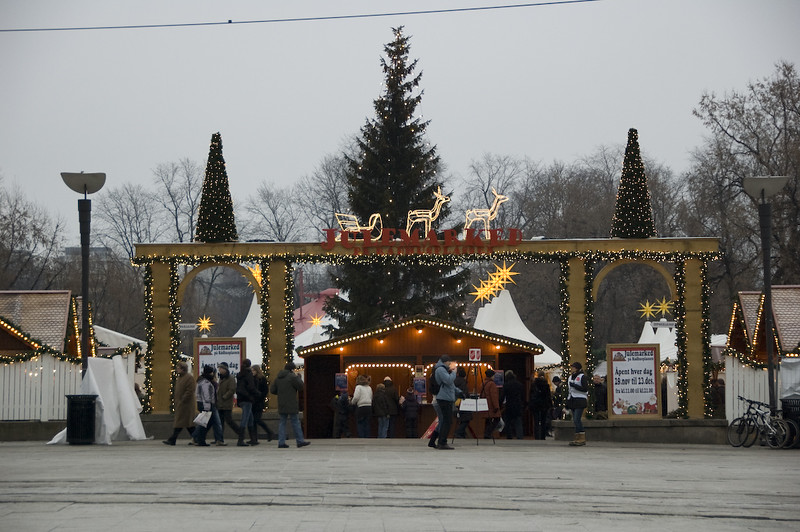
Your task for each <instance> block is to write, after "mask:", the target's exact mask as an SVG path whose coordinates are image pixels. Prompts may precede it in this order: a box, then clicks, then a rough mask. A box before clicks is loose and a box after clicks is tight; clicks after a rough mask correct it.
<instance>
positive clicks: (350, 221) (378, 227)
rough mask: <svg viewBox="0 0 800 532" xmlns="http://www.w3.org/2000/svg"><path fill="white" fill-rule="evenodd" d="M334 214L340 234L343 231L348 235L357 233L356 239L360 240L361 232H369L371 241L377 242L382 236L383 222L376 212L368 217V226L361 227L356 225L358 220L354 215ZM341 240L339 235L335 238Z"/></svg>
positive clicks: (379, 214)
mask: <svg viewBox="0 0 800 532" xmlns="http://www.w3.org/2000/svg"><path fill="white" fill-rule="evenodd" d="M335 214H336V221H337V222H339V228H340V229H341V230H342V233H344V232H345V231H347V232H350V233H358V238H361V231H369V232H370V234H371V236H372V239H373V240H379V239H380V238H381V235H382V234H383V220H382V219H381V213H379V212H376V213H374V214H372V215H370V217H369V225H361V224H359V223H358V218H357V217H356V215H355V214H341V213H338V212H337V213H335ZM340 239H341V234H339V235H338V236H337V237H336V240H340Z"/></svg>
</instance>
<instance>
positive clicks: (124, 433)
mask: <svg viewBox="0 0 800 532" xmlns="http://www.w3.org/2000/svg"><path fill="white" fill-rule="evenodd" d="M88 362H89V364H88V368H87V369H86V375H84V376H83V380H82V381H81V388H80V393H81V394H84V395H97V399H96V405H95V428H94V442H95V443H102V444H105V445H111V441H112V440H146V439H147V436H146V435H145V433H144V427H143V426H142V420H141V419H140V418H139V413H140V412H141V411H142V405H141V404H140V403H139V398H138V397H136V392H135V391H134V390H133V388H131V386H130V384H129V383H128V376H127V373H126V372H125V367H124V366H123V364H122V358H121V357H118V356H117V357H113V358H112V359H111V360H109V359H107V358H95V357H93V358H90V359H89V361H88ZM48 443H67V429H64V430H62V431H61V432H59V433H58V434H56V435H55V436H54V437H53V439H52V440H50V441H49V442H48Z"/></svg>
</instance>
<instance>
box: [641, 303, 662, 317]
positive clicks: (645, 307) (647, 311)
mask: <svg viewBox="0 0 800 532" xmlns="http://www.w3.org/2000/svg"><path fill="white" fill-rule="evenodd" d="M639 307H640V308H639V311H638V312H639V313H640V314H641V316H640V318H655V317H656V314H658V311H657V310H656V306H655V303H650V301H649V300H647V301H645V302H644V303H641V304H640V305H639Z"/></svg>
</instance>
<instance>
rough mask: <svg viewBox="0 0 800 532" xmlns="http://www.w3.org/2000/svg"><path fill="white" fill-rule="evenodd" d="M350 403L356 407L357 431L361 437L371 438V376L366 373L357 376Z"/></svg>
mask: <svg viewBox="0 0 800 532" xmlns="http://www.w3.org/2000/svg"><path fill="white" fill-rule="evenodd" d="M350 404H351V405H353V406H355V408H356V431H357V432H358V437H359V438H369V436H370V421H371V419H372V388H370V386H369V378H368V377H367V376H366V375H359V376H358V378H356V389H355V391H354V392H353V398H352V399H350Z"/></svg>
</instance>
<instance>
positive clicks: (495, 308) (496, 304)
mask: <svg viewBox="0 0 800 532" xmlns="http://www.w3.org/2000/svg"><path fill="white" fill-rule="evenodd" d="M472 326H473V327H474V328H475V329H480V330H482V331H487V332H491V333H495V334H500V335H503V336H508V337H509V338H516V339H517V340H522V341H524V342H530V343H534V344H540V345H542V346H543V347H544V353H542V354H541V355H536V357H534V365H535V366H550V365H552V364H561V355H559V354H558V353H556V352H555V351H553V350H552V349H550V348H549V347H547V346H546V345H545V344H544V342H542V341H541V340H539V338H537V337H536V335H535V334H533V333H532V332H531V331H530V330H529V329H528V328H527V327H526V326H525V324H524V323H522V319H521V318H520V317H519V313H518V312H517V307H516V306H515V305H514V301H513V300H512V299H511V294H510V293H509V292H508V290H503V291H502V292H500V294H499V295H498V296H497V297H495V298H494V299H492V301H490V302H489V303H487V304H486V305H484V306H483V307H481V308H480V309H478V315H477V316H475V323H474V324H473V325H472Z"/></svg>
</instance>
